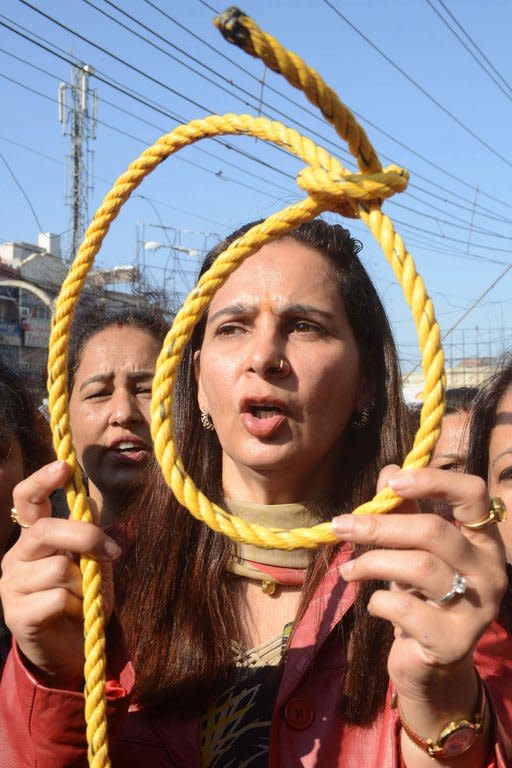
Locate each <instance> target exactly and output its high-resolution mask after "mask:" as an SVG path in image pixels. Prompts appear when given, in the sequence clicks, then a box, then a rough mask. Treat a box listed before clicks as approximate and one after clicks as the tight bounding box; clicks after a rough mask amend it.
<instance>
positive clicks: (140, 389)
mask: <svg viewBox="0 0 512 768" xmlns="http://www.w3.org/2000/svg"><path fill="white" fill-rule="evenodd" d="M135 392H136V394H137V395H150V394H151V385H148V386H147V387H137V389H136V390H135Z"/></svg>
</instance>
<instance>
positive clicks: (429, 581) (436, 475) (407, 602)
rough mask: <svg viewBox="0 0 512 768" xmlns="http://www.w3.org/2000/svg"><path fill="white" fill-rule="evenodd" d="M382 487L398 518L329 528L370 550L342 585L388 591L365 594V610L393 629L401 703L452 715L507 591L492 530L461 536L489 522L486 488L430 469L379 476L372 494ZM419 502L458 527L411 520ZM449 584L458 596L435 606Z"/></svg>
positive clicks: (345, 571) (393, 664) (426, 518)
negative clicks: (437, 707) (443, 507)
mask: <svg viewBox="0 0 512 768" xmlns="http://www.w3.org/2000/svg"><path fill="white" fill-rule="evenodd" d="M386 483H387V484H388V485H390V487H392V488H393V490H395V491H396V493H397V494H399V495H400V496H402V497H403V498H404V500H406V501H404V502H403V503H402V505H401V506H400V508H399V509H400V512H399V513H398V514H397V513H392V514H386V515H367V516H354V515H342V516H340V517H338V518H335V520H334V521H333V528H334V530H335V532H336V534H337V536H338V537H339V538H340V539H342V540H343V541H348V542H351V543H354V544H363V545H370V546H372V547H374V549H372V550H371V551H369V552H366V553H364V554H362V555H360V556H359V557H356V558H354V559H352V560H351V561H349V562H347V563H346V564H345V565H343V566H342V568H341V572H342V575H343V577H344V578H345V579H346V580H347V581H365V580H370V579H379V580H383V581H386V582H388V583H390V589H387V590H384V589H381V590H377V591H376V592H374V593H373V595H372V597H371V599H370V601H369V603H368V610H369V612H370V613H371V614H372V615H374V616H378V617H380V618H382V619H387V620H388V621H390V622H391V623H392V624H393V625H394V627H395V640H394V643H393V645H392V648H391V651H390V655H389V660H388V670H389V674H390V677H391V679H392V680H393V682H394V684H395V686H396V688H397V691H398V693H399V696H400V698H401V700H409V701H418V702H420V701H426V700H428V701H431V700H432V699H437V700H442V701H443V702H444V703H445V704H446V703H447V699H448V701H449V700H450V699H452V700H453V702H454V705H455V699H456V698H457V692H454V690H453V687H454V684H455V685H457V686H458V687H459V688H460V687H461V686H462V687H464V683H463V681H468V680H471V679H473V684H474V673H473V671H472V667H473V651H474V648H475V646H476V644H477V642H478V640H479V638H480V637H481V636H482V634H483V633H484V632H485V630H486V628H487V627H488V626H489V624H490V623H491V622H492V621H493V620H494V619H495V618H496V616H497V614H498V610H499V607H500V603H501V600H502V597H503V594H504V591H505V589H506V585H507V578H506V571H505V554H504V546H503V542H502V540H501V537H500V534H499V532H498V527H497V526H496V525H493V524H488V525H485V526H484V527H483V528H481V529H479V530H470V529H469V528H465V527H464V524H465V523H470V522H474V521H477V520H481V519H484V518H486V517H487V515H488V512H489V508H490V499H489V495H488V493H487V488H486V485H485V483H484V481H483V480H481V479H480V478H477V477H474V476H471V475H463V474H459V473H456V472H446V471H443V470H439V469H431V468H429V469H420V470H413V471H409V470H406V471H403V470H399V469H398V468H397V467H386V468H385V469H384V470H383V472H382V473H381V477H380V480H379V485H380V486H381V487H382V486H383V484H386ZM425 498H431V499H435V500H438V501H442V502H445V503H447V504H449V505H450V507H451V508H452V510H453V516H454V518H455V519H456V520H457V521H459V523H460V526H457V525H454V524H453V523H451V522H449V521H447V520H445V519H443V518H442V517H440V516H438V515H435V514H426V513H425V514H421V513H419V508H418V504H417V502H418V500H420V499H425ZM418 513H419V514H418ZM457 574H458V575H460V576H462V577H464V579H465V583H466V591H465V593H464V594H461V595H456V596H454V597H452V598H451V599H447V600H446V601H444V602H441V598H442V597H443V596H445V595H447V593H449V592H450V590H451V589H452V587H453V586H454V584H455V582H454V579H455V577H456V575H457ZM470 675H472V678H471V677H470ZM462 694H464V692H463V691H462ZM453 697H455V699H454V698H453ZM448 709H449V706H448ZM468 714H469V713H468Z"/></svg>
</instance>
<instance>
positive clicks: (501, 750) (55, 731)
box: [0, 548, 512, 768]
mask: <svg viewBox="0 0 512 768" xmlns="http://www.w3.org/2000/svg"><path fill="white" fill-rule="evenodd" d="M348 557H349V551H348V549H347V548H345V549H341V550H340V552H339V555H338V557H337V559H336V562H334V563H333V565H332V567H331V568H330V570H329V572H328V573H327V574H326V577H325V579H324V580H323V583H322V584H321V585H320V587H319V589H318V590H317V592H316V594H315V596H314V598H313V600H312V601H311V604H310V605H309V607H308V609H307V611H306V614H305V616H304V618H303V620H302V621H301V622H300V624H299V625H298V626H297V628H296V631H295V632H294V634H293V639H292V643H291V647H290V649H289V651H288V654H287V661H286V664H285V666H284V671H283V676H282V679H281V684H280V688H279V692H278V696H277V700H276V704H275V708H274V714H273V719H272V730H271V744H270V757H269V768H296V767H297V768H298V767H299V766H303V767H304V768H312V767H313V766H322V768H399V766H400V765H401V758H400V752H399V726H398V722H397V714H396V710H393V709H391V707H390V706H389V696H388V701H387V703H386V706H385V708H384V711H383V712H382V713H381V714H380V715H379V717H378V718H377V720H376V721H375V723H374V724H373V726H372V727H371V728H357V727H354V726H346V725H344V724H343V721H342V720H341V718H340V716H339V714H338V711H339V697H340V692H341V681H342V679H343V673H344V668H345V661H346V659H345V651H344V648H343V647H342V645H341V643H339V642H330V643H327V644H326V640H327V639H328V637H329V635H330V633H331V631H332V630H333V628H334V627H335V626H336V625H337V624H338V623H339V622H340V620H341V618H342V617H343V615H344V614H345V613H346V611H347V610H348V609H349V608H350V606H351V605H352V603H353V600H354V594H355V587H354V585H353V584H345V582H344V581H343V580H342V579H341V577H340V575H339V570H338V566H339V565H340V564H341V562H343V561H344V560H346V559H347V558H348ZM111 639H112V638H111ZM475 656H476V658H475V661H476V665H477V667H478V669H479V672H480V674H481V676H482V678H483V680H484V682H485V685H486V688H487V691H488V694H489V701H490V703H491V707H492V710H493V713H494V720H495V724H496V727H495V739H494V743H493V747H492V750H491V754H490V757H489V761H488V766H489V768H491V767H492V768H510V766H511V765H512V739H511V735H512V694H511V691H512V638H511V637H510V636H509V635H507V633H506V632H505V630H503V629H502V628H501V627H500V626H499V625H497V624H496V625H493V627H492V628H491V630H490V631H488V632H487V633H486V635H485V636H484V638H483V639H482V641H481V643H480V645H479V648H478V652H477V653H476V655H475ZM111 678H112V679H111V680H110V681H109V683H108V690H107V698H108V701H109V711H110V755H111V760H112V766H113V768H200V754H199V729H198V722H197V720H196V719H188V720H180V719H179V718H177V717H174V716H170V715H169V714H165V715H155V714H153V713H152V714H151V716H148V715H147V713H146V712H145V711H144V710H137V709H136V708H133V707H132V708H129V692H130V689H131V687H132V685H133V670H132V667H131V664H130V663H129V662H128V663H122V664H121V668H120V669H113V671H112V674H111ZM84 733H85V725H84V717H83V697H82V695H81V694H80V693H73V692H69V691H59V690H50V689H48V688H45V687H44V686H42V685H41V684H39V683H38V682H37V681H36V680H35V679H34V678H33V677H32V675H31V674H30V673H29V672H28V671H27V670H26V668H25V667H24V666H23V664H22V662H21V660H20V658H19V655H18V653H17V652H16V649H13V651H12V652H11V654H10V656H9V659H8V661H7V664H6V666H5V669H4V673H3V676H2V681H1V685H0V768H75V767H76V768H85V766H86V765H87V759H86V745H85V737H84Z"/></svg>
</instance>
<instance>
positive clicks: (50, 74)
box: [0, 47, 293, 194]
mask: <svg viewBox="0 0 512 768" xmlns="http://www.w3.org/2000/svg"><path fill="white" fill-rule="evenodd" d="M0 52H1V53H4V54H6V55H7V56H10V57H11V58H14V59H16V60H17V61H20V62H22V63H23V64H26V65H27V66H29V67H31V68H32V69H35V70H37V71H38V72H41V73H43V74H45V75H47V76H48V77H51V78H52V79H54V80H56V81H58V82H60V79H61V78H60V77H58V76H57V75H55V74H54V73H53V72H49V71H48V70H47V69H44V68H43V67H40V66H38V65H37V64H34V63H33V62H31V61H27V60H26V59H24V58H22V57H21V56H17V55H16V54H13V53H11V51H7V50H5V48H1V47H0ZM97 98H98V101H100V102H101V103H102V104H106V105H108V106H110V107H112V108H113V109H116V110H118V111H119V112H122V113H123V114H125V115H129V116H130V117H133V118H134V119H135V120H138V121H139V122H141V123H144V124H145V125H147V126H149V127H150V128H154V129H155V130H157V131H159V132H160V133H162V134H163V133H166V128H164V127H163V126H161V125H157V124H156V123H153V122H151V121H149V120H147V119H145V118H143V117H141V116H140V115H137V114H135V112H131V111H130V110H128V109H126V108H125V107H121V106H119V104H114V102H112V101H109V100H108V99H105V98H104V97H102V96H98V97H97ZM144 106H149V104H144ZM193 149H194V150H195V151H196V152H200V153H201V154H204V155H207V156H208V157H212V158H213V159H214V160H217V161H218V162H220V163H223V164H224V165H228V166H230V167H232V168H235V169H236V170H240V166H238V165H236V164H235V163H231V162H230V161H229V160H226V159H225V158H222V159H221V158H220V157H218V156H217V155H215V154H214V153H213V152H209V151H208V150H206V149H204V148H202V147H198V146H194V147H193ZM248 173H249V175H250V176H252V177H253V178H255V179H257V180H258V181H263V182H265V183H266V184H271V185H272V186H274V187H275V188H276V189H278V190H280V191H281V192H285V193H287V194H288V193H289V192H290V190H289V189H287V188H285V187H283V186H281V185H279V184H276V183H275V182H273V181H271V180H269V179H267V178H263V177H262V176H258V174H255V173H254V172H248ZM290 178H291V179H293V176H291V175H290Z"/></svg>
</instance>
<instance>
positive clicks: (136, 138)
mask: <svg viewBox="0 0 512 768" xmlns="http://www.w3.org/2000/svg"><path fill="white" fill-rule="evenodd" d="M0 24H1V22H0ZM0 78H2V79H4V80H7V81H9V82H11V83H13V84H15V85H18V86H20V87H21V88H24V89H25V90H28V91H30V92H31V93H34V94H35V95H37V96H41V97H42V98H44V99H46V100H47V101H51V102H53V103H54V104H57V99H54V98H52V97H51V96H47V95H46V94H44V93H41V91H37V90H36V89H35V88H32V87H30V86H28V85H25V84H24V83H20V82H19V81H18V80H15V79H14V78H11V77H8V76H7V75H4V74H3V73H2V72H0ZM97 122H98V125H103V126H105V127H106V128H109V129H110V130H112V131H115V132H116V133H119V134H121V135H122V136H126V137H128V138H130V139H133V140H134V141H136V142H138V143H139V144H143V145H144V146H145V147H146V146H148V143H150V142H148V141H147V140H145V139H142V138H140V136H135V135H134V134H132V133H129V132H128V131H125V130H123V129H122V128H119V127H118V126H115V125H112V124H111V123H107V122H105V121H104V120H98V121H97ZM175 157H176V160H178V161H179V162H182V163H186V164H187V165H191V166H193V167H195V168H198V169H200V170H201V171H204V172H206V173H209V174H211V175H212V176H215V177H217V178H222V180H223V181H227V182H231V183H233V184H237V185H238V186H241V187H245V188H246V189H250V190H251V191H252V192H257V193H258V194H261V195H266V196H267V197H270V198H271V199H273V200H276V199H278V198H276V197H275V195H271V194H270V193H268V192H265V191H264V190H260V189H257V188H256V187H252V186H250V185H249V184H245V183H244V182H242V181H238V180H237V179H232V178H231V177H229V176H226V175H225V174H223V173H221V175H219V172H216V171H213V170H212V169H210V168H206V166H203V165H200V164H199V163H194V162H193V161H192V160H190V159H187V158H184V157H179V156H178V155H176V156H175Z"/></svg>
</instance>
